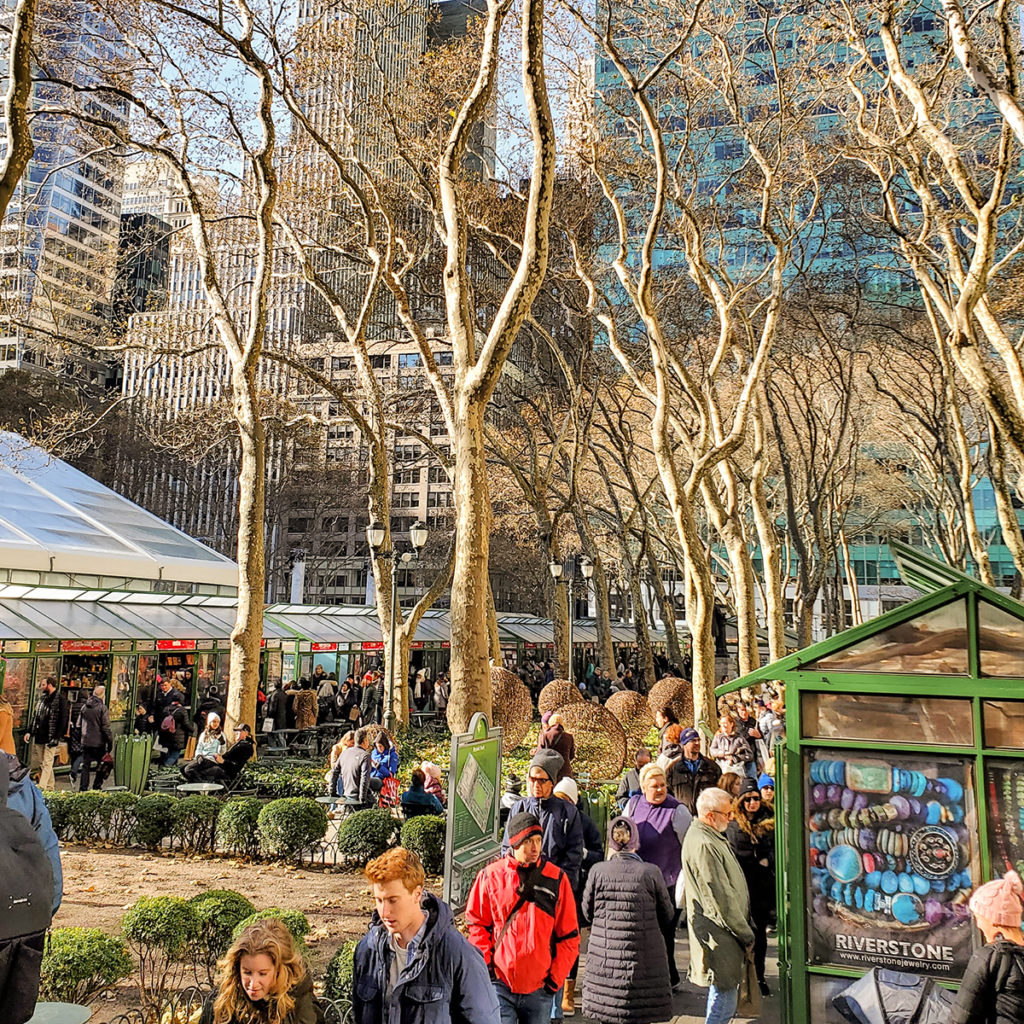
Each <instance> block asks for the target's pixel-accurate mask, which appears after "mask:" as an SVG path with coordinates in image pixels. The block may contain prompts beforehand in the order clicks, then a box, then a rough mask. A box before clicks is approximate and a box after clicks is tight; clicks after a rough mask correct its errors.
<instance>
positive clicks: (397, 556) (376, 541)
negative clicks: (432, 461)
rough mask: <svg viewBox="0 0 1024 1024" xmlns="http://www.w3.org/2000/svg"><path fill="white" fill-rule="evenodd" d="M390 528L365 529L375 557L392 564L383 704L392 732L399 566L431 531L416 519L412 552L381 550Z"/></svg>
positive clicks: (420, 547) (419, 548)
mask: <svg viewBox="0 0 1024 1024" xmlns="http://www.w3.org/2000/svg"><path fill="white" fill-rule="evenodd" d="M386 536H387V530H385V529H384V527H383V526H382V525H381V524H380V523H371V524H370V525H369V527H368V528H367V530H366V539H367V540H368V541H369V542H370V547H371V548H373V551H374V555H375V557H376V558H379V559H382V560H383V561H385V562H390V563H391V639H390V641H389V648H388V690H387V694H388V696H387V703H386V704H385V707H384V728H385V729H387V730H388V731H389V732H391V733H392V734H393V733H394V729H395V634H396V633H397V632H398V629H397V623H396V619H397V616H398V569H399V566H402V567H408V565H409V563H410V562H411V561H412V560H413V559H414V558H418V557H419V554H420V552H421V551H422V550H423V548H424V547H425V546H426V543H427V536H428V530H427V527H426V525H425V524H424V523H422V522H420V521H419V520H417V521H416V522H415V523H413V524H412V526H411V527H410V528H409V540H410V542H411V543H412V548H413V549H412V551H402V552H398V551H397V550H395V546H394V543H392V545H391V550H390V551H383V550H381V549H382V548H383V547H384V538H385V537H386Z"/></svg>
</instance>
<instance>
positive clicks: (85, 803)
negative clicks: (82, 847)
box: [65, 789, 104, 843]
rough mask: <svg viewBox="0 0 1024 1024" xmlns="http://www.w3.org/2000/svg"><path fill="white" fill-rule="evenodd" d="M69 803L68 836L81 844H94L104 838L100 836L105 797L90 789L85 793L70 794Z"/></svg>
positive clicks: (67, 798)
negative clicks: (100, 820)
mask: <svg viewBox="0 0 1024 1024" xmlns="http://www.w3.org/2000/svg"><path fill="white" fill-rule="evenodd" d="M65 800H66V801H67V803H66V807H67V825H66V829H67V834H68V837H69V838H71V839H74V840H76V841H77V842H79V843H92V842H95V841H96V840H97V839H100V838H102V837H101V836H100V834H99V830H100V822H99V811H100V806H101V805H102V803H103V801H104V795H103V794H102V793H101V792H99V790H95V789H90V790H87V791H86V792H85V793H69V794H68V795H67V796H66V797H65Z"/></svg>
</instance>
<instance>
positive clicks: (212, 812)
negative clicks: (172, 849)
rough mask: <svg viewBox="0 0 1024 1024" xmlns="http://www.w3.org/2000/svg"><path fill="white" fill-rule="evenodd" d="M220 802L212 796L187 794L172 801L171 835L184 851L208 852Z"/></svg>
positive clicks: (219, 809)
mask: <svg viewBox="0 0 1024 1024" xmlns="http://www.w3.org/2000/svg"><path fill="white" fill-rule="evenodd" d="M222 806H223V805H222V804H221V802H220V801H219V800H218V799H217V798H216V797H212V796H203V795H201V794H196V795H195V796H187V797H184V798H183V799H181V800H176V801H175V802H174V810H173V813H172V816H171V823H172V824H171V835H172V836H174V838H175V839H177V840H178V842H179V843H180V844H181V848H182V849H183V850H184V851H185V852H186V853H209V852H210V851H211V850H212V849H213V839H214V835H215V833H216V830H217V815H219V814H220V811H221V807H222Z"/></svg>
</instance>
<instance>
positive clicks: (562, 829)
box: [501, 749, 583, 892]
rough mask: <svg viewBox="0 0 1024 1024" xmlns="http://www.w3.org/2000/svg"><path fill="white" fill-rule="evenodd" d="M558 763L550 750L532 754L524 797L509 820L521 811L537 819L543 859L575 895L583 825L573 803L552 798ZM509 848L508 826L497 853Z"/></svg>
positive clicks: (581, 851) (510, 812) (577, 886)
mask: <svg viewBox="0 0 1024 1024" xmlns="http://www.w3.org/2000/svg"><path fill="white" fill-rule="evenodd" d="M562 763H563V762H562V755H561V754H559V753H558V752H557V751H554V750H548V749H544V750H538V751H537V753H536V754H534V755H533V760H532V761H531V762H530V770H529V772H528V773H527V776H526V786H527V795H526V796H525V797H523V799H522V800H518V801H516V803H515V804H514V805H513V806H512V809H511V810H510V811H509V821H510V822H511V820H512V818H513V817H515V815H517V814H520V813H522V812H523V811H527V812H529V813H530V814H535V815H536V816H537V817H538V818H539V819H540V823H541V827H542V828H543V830H544V841H543V845H542V850H543V853H544V856H545V857H546V858H547V859H548V860H549V861H551V863H552V864H554V865H555V866H556V867H559V868H561V869H562V870H563V871H564V872H565V873H566V875H567V876H568V878H569V884H570V885H571V886H572V889H573V892H576V890H577V889H578V888H579V882H580V865H581V864H582V863H583V822H582V821H581V820H580V812H579V810H578V809H577V808H576V807H575V806H574V805H573V804H571V803H570V802H569V801H568V800H559V799H558V797H557V796H555V793H554V789H555V783H556V782H557V781H558V773H559V771H560V770H561V768H562ZM510 846H511V844H510V842H509V826H508V825H506V826H505V837H504V839H503V840H502V843H501V852H502V853H504V854H507V853H508V851H509V849H510Z"/></svg>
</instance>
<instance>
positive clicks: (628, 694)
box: [604, 690, 654, 753]
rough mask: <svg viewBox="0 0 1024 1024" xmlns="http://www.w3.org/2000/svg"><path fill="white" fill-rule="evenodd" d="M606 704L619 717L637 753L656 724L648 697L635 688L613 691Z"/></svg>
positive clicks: (631, 749) (631, 745)
mask: <svg viewBox="0 0 1024 1024" xmlns="http://www.w3.org/2000/svg"><path fill="white" fill-rule="evenodd" d="M604 706H605V707H606V708H607V709H608V710H609V711H610V712H611V713H612V714H613V715H614V716H615V717H616V718H617V719H618V722H619V725H621V726H622V729H623V732H625V734H626V739H627V740H628V741H629V749H630V751H631V752H633V753H635V752H636V751H637V750H639V749H640V747H642V746H643V745H644V740H645V739H646V738H647V734H648V733H649V732H650V731H651V726H652V725H654V715H653V713H652V712H651V708H650V705H649V704H648V703H647V698H646V697H644V696H643V695H642V694H639V693H635V692H634V691H633V690H620V691H619V692H618V693H613V694H612V695H611V696H610V697H609V698H608V700H607V701H605V705H604Z"/></svg>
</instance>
